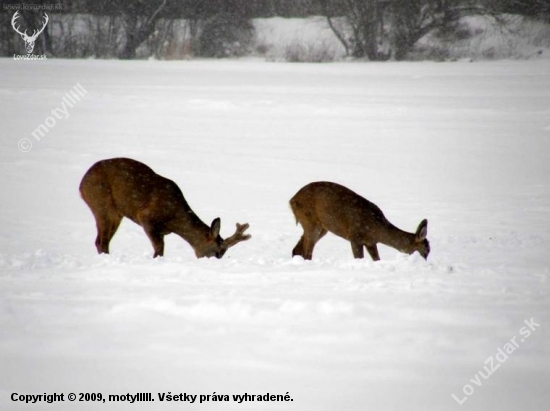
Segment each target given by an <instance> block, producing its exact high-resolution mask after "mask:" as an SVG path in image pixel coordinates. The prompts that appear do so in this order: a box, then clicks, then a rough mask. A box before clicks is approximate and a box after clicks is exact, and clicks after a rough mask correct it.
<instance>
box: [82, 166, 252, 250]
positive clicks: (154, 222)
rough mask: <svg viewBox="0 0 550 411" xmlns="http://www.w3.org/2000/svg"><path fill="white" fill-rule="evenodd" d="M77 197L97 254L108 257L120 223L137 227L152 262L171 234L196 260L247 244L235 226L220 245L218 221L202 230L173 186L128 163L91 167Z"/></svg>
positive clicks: (240, 226)
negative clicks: (91, 222) (89, 218)
mask: <svg viewBox="0 0 550 411" xmlns="http://www.w3.org/2000/svg"><path fill="white" fill-rule="evenodd" d="M80 195H81V197H82V199H83V200H84V201H85V202H86V204H87V205H88V207H90V210H91V211H92V214H93V215H94V217H95V221H96V226H97V238H96V241H95V245H96V248H97V252H98V253H100V254H101V253H107V254H108V253H109V242H110V241H111V239H112V238H113V236H114V234H115V232H116V230H117V229H118V226H119V225H120V222H121V221H122V218H123V217H127V218H129V219H130V220H132V221H133V222H135V223H137V224H138V225H140V226H142V227H143V229H144V230H145V233H146V234H147V236H148V237H149V240H150V241H151V243H152V244H153V248H154V251H155V253H154V255H153V257H159V256H162V255H163V253H164V239H163V238H164V236H165V235H167V234H170V233H175V234H177V235H179V236H180V237H181V238H183V239H184V240H185V241H187V242H188V243H189V244H190V245H191V247H192V248H193V250H194V251H195V255H196V256H197V258H202V257H216V258H222V257H223V255H224V254H225V252H226V251H227V250H228V249H229V248H230V247H233V246H234V245H235V244H238V243H240V242H241V241H246V240H248V239H249V238H250V235H249V234H245V231H246V229H247V228H248V224H238V223H237V230H236V231H235V233H234V234H233V235H232V236H230V237H228V238H226V239H225V240H224V239H223V238H222V237H221V236H220V234H219V233H220V219H219V218H216V219H214V221H212V224H211V225H210V226H208V225H207V224H205V223H203V222H202V220H201V219H200V218H199V217H198V216H197V215H196V214H195V213H194V212H193V210H192V209H191V207H189V204H187V201H186V200H185V198H184V196H183V194H182V192H181V190H180V189H179V187H178V186H177V185H176V183H174V182H173V181H171V180H169V179H167V178H165V177H162V176H160V175H158V174H156V173H155V172H154V171H153V170H152V169H151V168H149V167H148V166H146V165H145V164H143V163H140V162H139V161H136V160H132V159H129V158H112V159H108V160H101V161H98V162H97V163H95V164H94V165H93V166H92V167H91V168H90V169H89V170H88V171H87V172H86V174H84V177H83V178H82V181H81V183H80Z"/></svg>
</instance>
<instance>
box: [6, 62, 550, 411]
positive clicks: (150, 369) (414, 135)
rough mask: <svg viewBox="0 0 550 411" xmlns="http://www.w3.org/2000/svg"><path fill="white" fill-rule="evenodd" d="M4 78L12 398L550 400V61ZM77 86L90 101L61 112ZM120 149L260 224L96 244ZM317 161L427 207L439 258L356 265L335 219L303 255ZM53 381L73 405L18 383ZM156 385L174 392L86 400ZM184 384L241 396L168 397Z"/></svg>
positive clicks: (11, 73)
mask: <svg viewBox="0 0 550 411" xmlns="http://www.w3.org/2000/svg"><path fill="white" fill-rule="evenodd" d="M0 73H1V76H0V116H1V119H0V130H1V138H0V145H1V149H0V167H1V171H0V188H1V195H0V210H1V213H0V226H1V227H2V229H1V230H0V246H1V247H0V370H1V372H0V409H2V410H20V409H29V410H50V409H55V410H75V409H78V410H103V409H106V410H117V411H118V410H140V409H141V410H153V409H154V410H159V411H162V410H164V409H167V410H168V409H181V408H182V407H184V408H189V409H203V410H217V409H219V410H227V409H249V410H270V409H277V410H300V411H304V410H308V411H309V410H311V411H319V410H331V411H332V410H382V411H384V410H392V411H393V410H422V411H426V410H434V411H435V410H437V411H441V410H458V409H463V410H484V411H486V410H499V411H508V410H533V411H536V410H545V409H546V408H547V406H548V403H549V401H550V394H549V392H548V382H549V381H550V354H549V350H548V340H549V336H550V334H549V330H550V296H549V291H550V285H549V275H550V274H549V269H548V266H549V263H550V258H549V257H548V244H549V241H550V224H549V222H550V218H549V217H550V161H549V154H550V60H540V61H530V62H511V61H502V62H493V63H473V64H470V63H463V62H460V63H402V64H395V63H386V64H362V63H357V64H356V63H338V64H328V65H307V64H304V65H292V64H283V63H264V62H257V61H192V62H156V61H142V62H124V61H63V60H55V59H50V60H48V61H46V62H21V61H13V60H11V59H3V60H0ZM77 83H78V84H80V85H81V86H82V87H83V88H84V89H85V90H86V91H87V94H85V95H84V96H83V97H82V98H81V101H79V102H77V103H76V104H74V106H73V107H72V108H67V107H65V109H66V110H65V112H66V115H65V114H61V111H60V110H57V111H54V112H52V110H56V109H57V108H61V109H63V100H62V98H63V96H64V95H65V93H67V92H68V91H69V90H71V89H72V88H73V87H74V86H75V85H76V84H77ZM55 113H57V115H58V116H59V117H60V118H57V117H56V114H55ZM66 116H68V118H65V117H66ZM50 118H51V119H50ZM41 124H46V125H49V126H50V127H49V132H48V133H47V134H45V135H44V136H43V137H41V139H40V141H37V140H36V139H35V138H34V137H33V135H32V133H33V131H34V130H35V129H36V128H37V127H39V126H40V125H41ZM22 139H27V140H22ZM29 143H31V144H32V147H31V148H30V150H29V151H27V152H23V151H21V149H24V150H28V149H29V147H30V145H29ZM117 156H126V157H131V158H135V159H137V160H140V161H142V162H144V163H146V164H148V165H149V166H151V167H152V168H153V169H154V170H155V171H157V172H158V173H159V174H161V175H164V176H167V177H169V178H171V179H172V180H174V181H176V182H177V183H178V185H179V186H180V188H181V189H182V190H183V192H184V194H185V196H186V198H187V200H188V201H189V203H190V205H191V206H192V207H193V209H194V210H195V212H196V213H197V214H198V215H199V216H200V217H201V218H202V219H203V220H204V221H205V222H210V221H212V219H214V218H215V217H218V216H219V217H221V220H222V235H223V236H227V235H229V234H231V233H232V232H233V231H234V227H235V223H236V222H241V223H243V222H248V223H250V229H249V231H250V233H251V234H252V236H253V237H252V239H251V240H250V241H248V242H244V243H241V244H239V245H237V246H235V247H234V248H232V249H231V250H230V251H229V252H228V253H227V254H226V256H225V257H224V258H223V259H221V260H216V259H210V260H207V259H202V260H197V259H195V257H194V255H193V252H192V250H191V248H190V246H189V245H188V244H186V243H185V242H184V241H182V240H181V239H179V238H178V237H176V236H173V235H172V236H168V237H167V238H166V249H165V257H164V258H160V259H156V260H153V259H152V258H151V256H152V253H153V249H152V247H151V245H150V243H149V241H148V240H147V238H146V236H145V234H144V233H143V231H142V229H141V227H139V226H137V225H135V224H133V223H132V222H130V221H129V220H125V221H124V222H123V223H122V225H121V227H120V229H119V231H118V233H117V234H116V235H115V237H114V239H113V241H112V243H111V255H108V256H106V255H101V256H98V255H96V251H95V247H94V244H93V242H94V238H95V226H94V221H93V218H92V215H91V213H90V211H89V210H88V208H87V207H86V205H85V204H84V202H83V201H82V200H81V199H80V198H79V195H78V184H79V182H80V179H81V178H82V176H83V174H84V173H85V171H86V170H87V169H88V168H89V167H90V166H91V165H92V164H93V163H94V162H95V161H97V160H99V159H103V158H109V157H117ZM316 180H331V181H336V182H339V183H341V184H344V185H346V186H348V187H349V188H351V189H353V190H355V191H356V192H358V193H360V194H362V195H364V196H365V197H366V198H368V199H370V200H371V201H373V202H375V203H376V204H378V205H379V206H380V207H381V208H382V209H383V210H384V212H385V213H386V215H387V217H388V218H389V219H390V220H391V221H392V222H393V223H394V224H396V225H397V226H399V227H401V228H403V229H406V230H408V231H413V230H414V229H415V228H416V226H417V225H418V223H419V222H420V220H422V219H423V218H427V219H428V220H429V234H428V238H429V240H430V242H431V248H432V252H431V254H430V256H429V258H428V261H427V262H426V261H424V260H423V259H422V258H421V257H419V256H418V255H412V256H406V255H402V254H399V253H398V252H396V251H394V250H392V249H389V248H383V247H380V251H381V258H382V261H380V262H377V263H374V262H372V261H370V259H369V258H368V257H367V258H366V259H365V260H362V261H356V260H353V258H352V254H351V248H350V246H349V243H347V242H345V241H344V240H342V239H339V238H337V237H334V236H332V235H327V236H326V237H325V238H324V239H323V240H321V242H320V243H319V244H318V246H317V248H316V250H315V253H314V259H313V261H311V262H304V261H302V260H300V259H299V258H296V259H294V260H293V259H291V257H290V254H291V250H292V248H293V247H294V245H295V243H296V242H297V240H298V238H299V236H300V235H301V229H300V227H297V226H296V225H295V222H294V218H293V216H292V214H291V211H290V208H289V206H288V200H289V199H290V197H291V196H292V195H293V194H294V193H295V192H296V191H297V190H298V189H299V188H300V187H302V186H303V185H305V184H307V183H308V182H311V181H316ZM531 319H533V321H534V323H536V324H540V325H538V326H537V325H535V324H533V322H531V323H530V328H529V326H528V325H527V324H526V323H525V322H524V321H525V320H527V321H528V322H530V321H531ZM527 331H529V332H530V335H529V336H528V337H527ZM511 341H512V342H515V343H516V345H513V343H512V342H511ZM499 348H500V349H501V350H503V352H505V351H508V354H507V357H508V358H504V355H503V354H501V352H500V351H498V349H499ZM512 348H513V349H512ZM512 351H513V352H512ZM497 354H498V355H497ZM489 357H491V358H493V361H494V364H492V365H491V360H489ZM499 359H500V360H504V359H505V361H504V362H502V363H501V362H499ZM491 366H492V368H493V369H494V370H495V371H494V374H493V375H491V376H490V377H488V378H487V379H484V378H483V376H481V377H480V374H479V373H481V374H483V375H485V376H487V375H488V372H487V371H486V370H490V369H491ZM484 367H487V368H486V369H484ZM497 367H498V368H497ZM54 392H57V393H64V394H65V400H66V401H65V402H62V403H57V404H54V405H50V404H47V403H44V402H42V403H36V404H28V405H25V404H24V403H21V402H13V401H12V400H11V396H12V394H13V393H17V394H22V395H27V394H44V393H48V394H50V393H54ZM138 392H150V393H153V398H156V402H155V403H153V404H150V403H149V404H147V403H134V404H129V403H128V402H124V403H114V402H109V401H106V402H105V403H101V404H98V403H93V402H76V403H71V402H68V401H67V395H68V394H69V393H77V394H78V393H102V394H103V396H104V397H105V398H108V395H109V394H126V393H131V394H135V393H138ZM168 392H170V393H172V394H179V393H188V394H197V395H209V394H210V395H211V394H213V393H214V392H215V393H216V394H223V395H228V396H229V399H230V401H229V402H213V401H209V402H203V403H202V404H199V403H198V401H199V400H198V397H197V402H195V403H194V404H192V405H191V404H180V403H175V402H171V403H168V402H162V403H161V402H159V398H158V396H157V394H158V393H168ZM287 392H288V394H289V396H290V397H291V398H292V400H293V401H288V402H262V403H257V402H256V401H255V402H243V403H240V404H239V403H238V402H235V401H233V398H232V395H234V394H244V393H248V394H256V395H258V394H260V395H265V394H266V393H270V394H276V395H277V394H278V395H285V394H286V393H287ZM464 392H466V394H465V393H464ZM452 395H455V396H456V398H457V399H458V400H459V401H464V398H467V399H466V400H465V402H464V403H463V404H462V405H459V404H458V401H457V400H455V399H453V398H452Z"/></svg>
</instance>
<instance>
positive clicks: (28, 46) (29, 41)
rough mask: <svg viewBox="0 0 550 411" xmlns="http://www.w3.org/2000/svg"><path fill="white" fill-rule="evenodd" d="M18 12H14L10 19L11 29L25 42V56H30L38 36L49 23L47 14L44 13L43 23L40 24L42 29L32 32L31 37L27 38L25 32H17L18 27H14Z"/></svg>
mask: <svg viewBox="0 0 550 411" xmlns="http://www.w3.org/2000/svg"><path fill="white" fill-rule="evenodd" d="M19 17H20V16H19V11H16V12H15V13H14V15H13V18H12V19H11V25H12V27H13V29H14V30H15V31H16V32H17V33H18V34H19V35H21V38H22V39H23V40H24V41H25V48H26V49H27V54H31V53H32V51H33V50H34V42H35V41H36V39H37V38H38V35H39V34H40V33H42V32H43V31H44V29H45V28H46V25H47V24H48V21H50V18H49V17H48V14H47V13H44V23H43V24H42V28H41V29H40V30H34V31H33V33H32V35H31V36H29V35H28V34H27V30H25V31H24V32H23V33H22V32H21V31H20V30H19V27H20V26H17V27H15V24H16V20H17V19H18V18H19Z"/></svg>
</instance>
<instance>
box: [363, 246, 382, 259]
mask: <svg viewBox="0 0 550 411" xmlns="http://www.w3.org/2000/svg"><path fill="white" fill-rule="evenodd" d="M366 248H367V251H368V252H369V254H370V256H371V258H372V260H373V261H379V260H380V256H379V255H378V248H376V244H373V245H367V246H366Z"/></svg>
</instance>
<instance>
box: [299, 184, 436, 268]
mask: <svg viewBox="0 0 550 411" xmlns="http://www.w3.org/2000/svg"><path fill="white" fill-rule="evenodd" d="M290 207H291V208H292V212H293V213H294V216H295V217H296V223H300V225H301V226H302V228H303V229H304V234H303V235H302V237H301V238H300V241H298V244H296V247H294V249H293V250H292V256H295V255H301V256H302V257H303V258H304V259H306V260H311V257H312V255H313V248H314V247H315V244H316V243H317V241H319V240H320V239H321V238H322V237H323V236H324V235H325V234H326V233H327V232H328V231H330V232H331V233H333V234H336V235H337V236H339V237H342V238H345V239H346V240H348V241H349V242H350V243H351V249H352V252H353V256H354V257H355V258H363V247H366V249H367V251H368V252H369V254H370V256H371V257H372V259H373V260H374V261H378V260H380V256H379V255H378V249H377V247H376V245H377V244H378V243H382V244H385V245H388V246H390V247H393V248H395V249H396V250H399V251H401V252H403V253H407V254H412V253H414V252H415V251H418V252H419V253H420V255H421V256H422V257H424V258H425V259H427V258H428V254H429V253H430V243H429V242H428V240H427V239H426V236H427V234H428V220H422V222H421V223H420V225H419V226H418V229H417V230H416V233H414V234H412V233H407V232H405V231H402V230H400V229H399V228H397V227H395V226H394V225H393V224H392V223H390V222H389V221H388V220H387V219H386V217H385V216H384V213H382V210H380V208H378V206H376V205H375V204H373V203H371V202H370V201H368V200H367V199H365V198H363V197H361V196H360V195H358V194H356V193H354V192H353V191H351V190H350V189H348V188H346V187H344V186H341V185H339V184H336V183H329V182H317V183H310V184H308V185H306V186H304V187H302V188H301V189H300V191H298V192H297V193H296V195H295V196H294V197H292V199H291V200H290Z"/></svg>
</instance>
